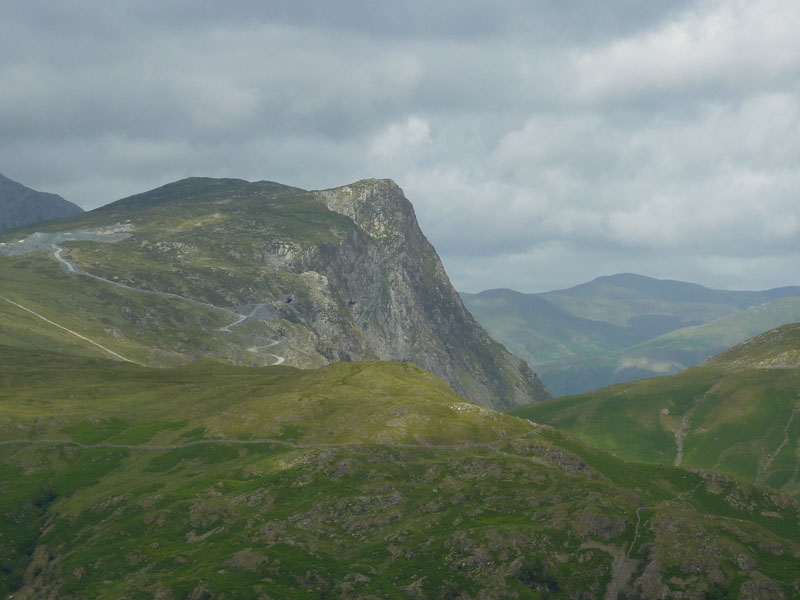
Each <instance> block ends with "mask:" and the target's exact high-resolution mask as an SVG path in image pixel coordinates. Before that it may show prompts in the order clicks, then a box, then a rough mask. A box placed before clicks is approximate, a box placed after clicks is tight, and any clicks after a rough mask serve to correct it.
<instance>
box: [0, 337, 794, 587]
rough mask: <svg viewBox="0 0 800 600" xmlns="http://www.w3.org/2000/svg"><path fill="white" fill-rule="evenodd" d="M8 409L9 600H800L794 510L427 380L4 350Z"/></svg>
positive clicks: (3, 563)
mask: <svg viewBox="0 0 800 600" xmlns="http://www.w3.org/2000/svg"><path fill="white" fill-rule="evenodd" d="M0 389H2V390H3V394H2V395H0V472H2V477H0V514H2V515H4V518H3V519H0V540H2V543H0V593H2V594H3V596H4V597H5V596H6V595H8V594H10V593H13V594H14V598H16V599H19V598H42V597H79V598H83V597H91V598H119V597H126V598H185V597H191V598H326V597H327V598H356V597H363V598H369V597H377V598H437V599H439V598H490V597H498V598H500V597H503V598H507V597H517V598H531V599H533V598H565V599H566V598H587V599H588V598H603V597H617V593H618V592H619V593H621V594H625V595H626V597H647V598H650V597H663V596H665V595H669V594H677V593H681V594H683V597H687V598H707V597H726V596H725V595H726V594H728V597H739V596H740V595H742V596H744V595H746V594H752V593H754V591H755V590H762V591H765V593H769V594H772V595H771V596H770V597H775V598H778V597H781V595H783V596H784V597H790V596H791V595H792V594H793V593H794V591H793V587H792V586H793V585H794V582H795V581H796V580H797V578H798V576H800V574H798V571H797V564H796V560H795V559H794V558H793V557H794V556H795V555H796V554H797V553H798V552H800V529H799V528H798V517H799V516H800V506H798V504H797V503H795V502H794V501H792V500H791V499H790V498H788V497H787V496H784V495H782V494H780V493H777V492H768V491H765V490H763V489H760V488H756V487H752V486H749V485H747V484H744V483H742V482H738V481H736V480H734V479H730V478H726V477H722V476H717V475H713V474H709V473H704V472H700V471H691V470H685V469H678V468H675V467H671V466H658V465H646V464H639V463H630V462H623V461H622V460H620V459H618V458H615V457H613V456H611V455H610V454H607V453H605V452H602V451H599V450H594V449H591V448H590V447H588V446H586V445H584V444H582V443H581V442H579V441H578V440H577V439H575V438H572V437H570V436H568V435H565V434H563V433H560V432H558V431H556V430H553V429H550V428H546V427H536V426H532V425H531V424H530V423H529V422H528V421H525V420H522V419H517V418H514V417H510V416H507V415H503V414H500V413H497V412H494V411H491V410H489V409H486V408H482V407H478V406H475V405H474V404H471V403H468V402H466V401H464V400H463V399H461V398H459V397H458V396H455V395H454V394H453V393H452V392H451V391H450V390H449V388H448V387H447V386H446V385H444V384H443V383H442V382H440V381H438V380H437V379H435V378H434V377H433V376H431V375H430V374H428V373H426V372H424V371H422V370H421V369H419V368H418V367H415V366H413V365H408V364H396V363H379V362H371V363H352V364H344V363H339V364H332V365H329V366H327V367H325V368H322V369H319V370H306V371H303V370H297V369H293V368H290V367H282V366H279V367H267V368H263V369H247V368H242V367H233V366H230V365H224V364H218V363H212V362H201V363H197V364H193V365H188V366H183V367H178V368H173V369H152V368H146V367H140V366H137V365H134V364H121V363H119V362H112V361H107V360H104V359H94V358H85V357H76V356H67V355H59V354H48V353H42V352H31V351H25V350H20V349H15V348H8V347H3V348H0ZM715 594H716V596H715Z"/></svg>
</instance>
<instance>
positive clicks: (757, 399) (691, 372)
mask: <svg viewBox="0 0 800 600" xmlns="http://www.w3.org/2000/svg"><path fill="white" fill-rule="evenodd" d="M512 412H513V414H516V415H518V416H524V417H526V418H530V419H532V420H533V421H535V422H537V423H545V424H548V425H552V426H554V427H558V428H561V429H563V430H565V431H567V432H570V433H572V434H575V435H578V436H580V437H582V438H583V439H585V440H586V441H587V442H588V443H590V444H592V445H594V446H596V447H598V448H603V449H606V450H608V451H610V452H612V453H614V454H616V455H617V456H619V457H621V458H624V459H627V460H635V461H647V462H660V463H664V464H675V465H682V466H686V467H696V468H702V469H709V470H714V471H718V472H722V473H728V474H731V475H736V476H738V477H742V478H744V479H747V480H749V481H751V482H753V483H756V484H760V485H768V486H770V487H773V488H776V489H780V490H783V491H785V492H787V493H790V494H792V495H794V496H800V479H798V472H800V457H799V456H798V454H797V448H798V443H800V420H798V415H800V323H793V324H790V325H784V326H782V327H779V328H776V329H773V330H771V331H768V332H766V333H763V334H761V335H759V336H757V337H755V338H751V339H749V340H747V341H745V342H743V343H741V344H739V345H737V346H735V347H734V348H732V349H729V350H727V351H725V352H723V353H721V354H718V355H716V356H714V357H712V358H710V359H708V360H706V361H705V362H704V363H703V364H702V365H699V366H696V367H692V368H689V369H687V370H685V371H683V372H682V373H678V374H676V375H671V376H668V377H658V378H655V379H643V380H640V381H635V382H631V383H623V384H619V385H615V386H612V387H608V388H604V389H600V390H596V391H593V392H589V393H586V394H581V395H576V396H568V397H564V398H557V399H555V400H552V401H548V402H545V403H542V404H541V405H536V406H533V405H531V406H528V407H521V408H519V409H514V410H513V411H512Z"/></svg>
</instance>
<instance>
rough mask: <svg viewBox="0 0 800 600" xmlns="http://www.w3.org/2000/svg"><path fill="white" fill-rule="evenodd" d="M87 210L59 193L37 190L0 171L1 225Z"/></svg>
mask: <svg viewBox="0 0 800 600" xmlns="http://www.w3.org/2000/svg"><path fill="white" fill-rule="evenodd" d="M82 212H83V209H82V208H81V207H80V206H78V205H77V204H73V203H72V202H69V201H67V200H64V198H62V197H61V196H58V195H56V194H48V193H47V192H37V191H36V190H32V189H30V188H27V187H25V186H24V185H22V184H21V183H17V182H16V181H12V180H11V179H9V178H8V177H5V176H3V175H2V174H0V229H12V228H14V227H24V226H25V225H33V224H34V223H39V222H41V221H48V220H50V219H59V218H62V217H71V216H73V215H78V214H80V213H82Z"/></svg>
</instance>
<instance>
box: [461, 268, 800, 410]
mask: <svg viewBox="0 0 800 600" xmlns="http://www.w3.org/2000/svg"><path fill="white" fill-rule="evenodd" d="M462 298H463V299H464V303H465V305H466V306H467V308H469V310H470V311H471V312H472V313H473V315H475V318H476V319H477V320H478V322H480V323H481V324H482V325H483V326H484V327H485V328H486V329H487V331H489V333H490V334H491V335H492V336H494V337H495V339H497V340H499V341H500V342H501V343H503V344H504V345H505V346H506V347H507V348H509V350H511V351H512V352H513V353H514V354H516V355H517V356H519V357H520V358H524V359H525V360H526V361H528V363H529V364H530V365H531V366H532V368H534V369H535V370H536V371H537V373H539V376H540V377H541V378H542V380H543V381H544V382H545V384H546V385H547V386H548V388H549V389H550V391H551V393H553V395H556V396H559V395H565V394H574V393H581V392H585V391H588V390H591V389H596V388H599V387H604V386H607V385H611V384H613V383H619V382H623V381H631V380H634V379H639V378H643V377H651V376H654V375H665V374H671V373H676V372H678V371H680V370H682V369H685V368H686V367H689V366H692V365H696V364H699V363H700V362H702V361H703V360H704V359H706V358H708V357H709V356H711V355H713V354H715V353H717V352H721V351H722V350H724V349H726V348H730V347H731V346H733V345H735V344H737V343H739V342H741V341H743V340H745V339H747V338H748V337H751V336H753V335H757V334H759V333H761V332H764V331H767V330H768V329H771V328H773V327H776V326H779V325H783V324H786V323H791V322H794V321H798V320H800V287H782V288H776V289H772V290H765V291H760V292H747V291H741V292H740V291H727V290H714V289H709V288H706V287H703V286H700V285H697V284H691V283H685V282H680V281H670V280H658V279H652V278H649V277H644V276H641V275H633V274H620V275H613V276H609V277H599V278H597V279H595V280H593V281H591V282H589V283H585V284H581V285H578V286H575V287H573V288H569V289H566V290H558V291H554V292H546V293H541V294H522V293H519V292H515V291H513V290H487V291H485V292H481V293H479V294H462Z"/></svg>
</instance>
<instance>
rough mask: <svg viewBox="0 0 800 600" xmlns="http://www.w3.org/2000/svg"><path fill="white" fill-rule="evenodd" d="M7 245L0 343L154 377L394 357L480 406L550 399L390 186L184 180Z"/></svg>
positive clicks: (1, 267) (1, 263)
mask: <svg viewBox="0 0 800 600" xmlns="http://www.w3.org/2000/svg"><path fill="white" fill-rule="evenodd" d="M0 237H1V236H0ZM20 239H23V240H24V241H19V240H20ZM3 241H5V242H6V245H5V246H3V247H0V274H2V277H3V280H4V282H5V281H7V282H8V285H7V286H5V285H4V289H3V297H4V298H5V302H3V301H0V323H3V322H5V325H4V327H3V328H2V330H0V343H6V344H9V345H14V346H18V347H22V348H28V349H50V350H61V351H66V352H72V353H74V352H80V353H82V354H84V355H87V356H114V357H116V358H119V359H127V360H131V361H133V362H138V363H141V364H147V365H157V366H168V365H178V364H184V363H187V362H190V361H193V360H197V359H202V358H220V359H224V360H227V361H229V362H232V363H235V364H247V365H252V366H263V365H267V364H282V363H284V362H285V364H288V365H292V366H297V367H319V366H322V365H325V364H328V363H330V362H333V361H341V360H344V361H356V360H363V359H382V360H394V361H403V362H413V363H415V364H417V365H419V366H421V367H423V368H425V369H427V370H429V371H431V372H433V373H434V374H436V375H437V376H439V377H441V378H442V379H444V380H445V381H447V382H448V383H449V384H450V385H451V386H452V387H453V389H454V390H455V391H456V392H457V393H459V394H462V395H464V396H466V397H467V398H469V399H470V400H472V401H474V402H477V403H479V404H484V405H487V406H494V407H510V406H514V405H517V404H522V403H526V402H530V401H531V400H540V399H544V398H546V397H548V394H547V391H546V389H545V388H544V386H542V384H541V383H540V382H539V380H538V379H537V378H536V376H535V375H534V374H533V372H532V371H531V370H530V368H529V367H528V366H527V364H526V363H525V362H524V361H522V360H520V359H518V358H516V357H514V356H513V355H511V354H510V353H509V352H507V351H506V350H505V348H503V347H502V346H501V345H500V344H498V343H497V342H495V341H494V340H492V339H491V338H490V337H489V335H488V334H487V333H486V332H485V331H484V330H483V329H482V328H481V327H480V326H479V325H478V324H477V323H476V322H475V320H474V319H473V317H472V316H471V314H470V313H469V312H468V311H467V310H466V309H465V308H464V306H463V304H462V302H461V300H460V298H459V296H458V294H457V293H456V292H455V290H454V289H453V287H452V286H451V284H450V282H449V280H448V278H447V275H446V273H445V271H444V268H443V267H442V264H441V261H440V260H439V257H438V256H437V254H436V251H435V250H434V248H433V247H432V246H431V244H430V243H429V242H428V241H427V239H426V238H425V236H424V235H423V233H422V232H421V230H420V229H419V226H418V224H417V220H416V217H415V215H414V209H413V207H412V206H411V203H410V202H409V201H408V200H407V199H406V198H405V196H404V195H403V192H402V190H401V189H400V188H399V187H398V186H397V185H396V184H395V183H394V182H392V181H389V180H365V181H360V182H356V183H353V184H351V185H348V186H344V187H340V188H335V189H330V190H323V191H315V192H308V191H305V190H300V189H298V188H293V187H289V186H285V185H281V184H278V183H273V182H256V183H250V182H247V181H242V180H236V179H207V178H190V179H186V180H182V181H178V182H175V183H171V184H168V185H166V186H163V187H161V188H158V189H155V190H151V191H149V192H145V193H143V194H137V195H135V196H131V197H129V198H125V199H122V200H119V201H117V202H113V203H111V204H109V205H106V206H104V207H102V208H99V209H97V210H94V211H91V212H88V213H85V214H83V215H80V216H77V217H73V218H72V219H69V220H66V221H60V222H58V223H54V224H45V225H37V226H36V227H35V228H28V229H27V230H24V231H23V232H22V233H21V232H15V233H14V237H13V238H12V237H10V236H9V237H7V238H6V239H5V240H3ZM37 315H38V316H37ZM3 320H4V321H3ZM76 334H77V335H76ZM87 339H88V341H87Z"/></svg>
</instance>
